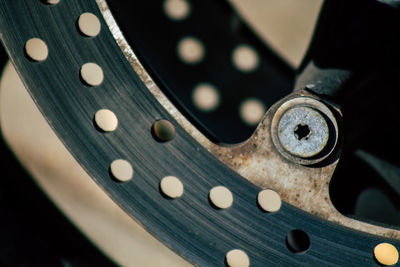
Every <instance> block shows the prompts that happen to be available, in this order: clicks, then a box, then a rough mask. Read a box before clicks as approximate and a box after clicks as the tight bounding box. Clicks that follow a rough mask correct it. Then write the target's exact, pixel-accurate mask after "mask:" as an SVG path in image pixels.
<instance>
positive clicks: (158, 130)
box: [152, 120, 175, 142]
mask: <svg viewBox="0 0 400 267" xmlns="http://www.w3.org/2000/svg"><path fill="white" fill-rule="evenodd" d="M152 133H153V136H154V138H155V139H156V140H157V141H160V142H167V141H171V140H172V139H174V137H175V127H174V125H173V124H172V123H171V122H169V121H167V120H158V121H156V122H154V124H153V127H152Z"/></svg>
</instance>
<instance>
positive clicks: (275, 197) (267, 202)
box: [257, 189, 282, 212]
mask: <svg viewBox="0 0 400 267" xmlns="http://www.w3.org/2000/svg"><path fill="white" fill-rule="evenodd" d="M257 201H258V205H260V207H261V208H262V209H263V210H265V211H267V212H277V211H278V210H279V209H280V208H281V205H282V200H281V197H280V196H279V194H278V193H276V192H275V191H273V190H271V189H265V190H262V191H261V192H260V193H258V197H257Z"/></svg>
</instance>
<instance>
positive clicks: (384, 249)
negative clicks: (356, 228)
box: [374, 243, 399, 265]
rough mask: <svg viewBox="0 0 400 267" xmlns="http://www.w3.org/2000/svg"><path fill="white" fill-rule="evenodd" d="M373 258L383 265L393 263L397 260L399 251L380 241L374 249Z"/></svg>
mask: <svg viewBox="0 0 400 267" xmlns="http://www.w3.org/2000/svg"><path fill="white" fill-rule="evenodd" d="M374 256H375V259H376V260H377V261H378V262H379V263H380V264H383V265H395V264H396V263H397V262H398V261H399V252H398V251H397V249H396V247H395V246H393V245H392V244H389V243H380V244H379V245H377V246H376V247H375V249H374Z"/></svg>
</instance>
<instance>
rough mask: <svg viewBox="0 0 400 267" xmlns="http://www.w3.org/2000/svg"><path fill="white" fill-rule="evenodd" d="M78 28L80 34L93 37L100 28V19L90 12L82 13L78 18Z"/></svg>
mask: <svg viewBox="0 0 400 267" xmlns="http://www.w3.org/2000/svg"><path fill="white" fill-rule="evenodd" d="M78 28H79V31H80V32H81V33H82V34H84V35H86V36H88V37H95V36H96V35H98V34H99V33H100V30H101V24H100V20H99V19H98V18H97V17H96V16H95V15H94V14H92V13H89V12H86V13H83V14H82V15H80V16H79V18H78Z"/></svg>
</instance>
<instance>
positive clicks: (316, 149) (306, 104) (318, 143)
mask: <svg viewBox="0 0 400 267" xmlns="http://www.w3.org/2000/svg"><path fill="white" fill-rule="evenodd" d="M271 131H272V132H271V134H272V140H273V143H274V145H275V147H276V149H277V150H278V151H279V153H280V154H281V155H282V156H284V157H285V158H286V159H289V160H290V161H292V162H295V163H299V164H302V165H312V164H316V163H318V162H320V161H322V160H324V159H325V158H327V157H328V156H329V154H330V153H331V152H332V150H333V149H334V147H335V145H336V143H337V136H338V126H337V122H336V119H335V116H334V115H333V113H332V112H331V110H330V108H328V106H327V105H325V104H324V103H323V102H321V101H319V100H317V99H315V98H312V97H308V96H300V97H295V98H291V99H289V100H286V101H283V103H281V104H280V106H279V107H278V108H277V109H276V111H275V114H274V116H273V118H272V124H271Z"/></svg>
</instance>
